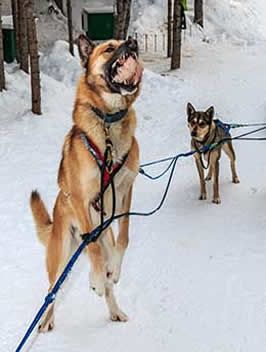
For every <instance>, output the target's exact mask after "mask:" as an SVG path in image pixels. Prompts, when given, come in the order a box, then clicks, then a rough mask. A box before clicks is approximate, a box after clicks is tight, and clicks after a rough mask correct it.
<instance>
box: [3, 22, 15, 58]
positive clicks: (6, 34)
mask: <svg viewBox="0 0 266 352" xmlns="http://www.w3.org/2000/svg"><path fill="white" fill-rule="evenodd" d="M10 17H11V16H3V18H2V20H3V24H2V29H3V47H4V60H5V62H7V63H8V64H9V63H11V62H13V61H14V60H15V58H16V44H15V43H16V39H15V30H14V27H13V24H12V21H11V19H10Z"/></svg>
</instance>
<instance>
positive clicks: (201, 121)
mask: <svg viewBox="0 0 266 352" xmlns="http://www.w3.org/2000/svg"><path fill="white" fill-rule="evenodd" d="M213 117H214V108H213V107H210V108H209V109H207V110H206V111H196V110H195V108H194V107H193V106H192V104H190V103H188V104H187V121H188V127H189V130H190V134H191V137H192V140H191V149H192V150H200V149H202V148H203V147H204V146H206V145H210V144H212V143H214V142H218V143H219V142H220V141H221V140H222V139H224V138H228V137H231V136H230V134H226V132H225V129H224V128H223V127H222V126H219V125H217V124H216V123H215V121H214V120H213ZM222 150H223V151H224V152H225V153H226V154H227V156H228V157H229V159H230V163H231V171H232V182H233V183H239V179H238V177H237V173H236V167H235V159H236V158H235V152H234V149H233V145H232V141H227V142H226V143H221V144H220V145H218V146H217V147H216V148H215V149H213V150H211V151H207V152H206V153H204V154H203V156H204V159H205V160H206V161H207V167H206V168H208V175H207V177H206V180H207V181H209V180H211V178H212V176H213V200H212V202H213V203H215V204H219V203H221V200H220V195H219V160H220V157H221V151H222ZM194 157H195V161H196V166H197V169H198V172H199V178H200V197H199V199H200V200H204V199H206V198H207V192H206V186H205V179H204V169H203V162H202V159H201V154H199V153H195V154H194Z"/></svg>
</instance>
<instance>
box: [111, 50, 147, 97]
mask: <svg viewBox="0 0 266 352" xmlns="http://www.w3.org/2000/svg"><path fill="white" fill-rule="evenodd" d="M142 72H143V67H142V64H141V63H140V62H139V60H138V54H137V52H135V51H132V50H131V51H130V50H123V51H122V52H121V53H120V55H119V56H118V57H117V58H116V59H115V60H114V61H112V63H110V66H109V70H108V73H107V74H108V83H109V86H110V88H111V89H112V90H113V91H115V92H119V93H121V94H123V93H124V94H134V92H135V91H136V89H137V87H138V84H139V83H140V81H141V77H142Z"/></svg>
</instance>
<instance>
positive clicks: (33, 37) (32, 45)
mask: <svg viewBox="0 0 266 352" xmlns="http://www.w3.org/2000/svg"><path fill="white" fill-rule="evenodd" d="M25 10H26V14H27V27H28V44H29V53H30V68H31V70H30V71H31V99H32V112H33V113H34V114H37V115H41V113H42V112H41V84H40V67H39V51H38V40H37V31H36V23H35V16H34V13H33V3H32V0H29V1H28V2H27V4H26V7H25Z"/></svg>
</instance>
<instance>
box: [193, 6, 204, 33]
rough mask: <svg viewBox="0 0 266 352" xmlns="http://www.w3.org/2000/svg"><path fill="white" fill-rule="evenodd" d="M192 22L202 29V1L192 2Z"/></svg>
mask: <svg viewBox="0 0 266 352" xmlns="http://www.w3.org/2000/svg"><path fill="white" fill-rule="evenodd" d="M194 22H195V23H197V24H198V25H200V26H201V27H202V28H203V0H194Z"/></svg>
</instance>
